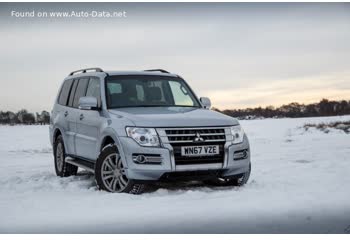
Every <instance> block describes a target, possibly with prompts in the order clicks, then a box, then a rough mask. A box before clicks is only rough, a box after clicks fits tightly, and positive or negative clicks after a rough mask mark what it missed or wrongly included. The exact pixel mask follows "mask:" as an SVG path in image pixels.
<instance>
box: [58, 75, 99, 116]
mask: <svg viewBox="0 0 350 240" xmlns="http://www.w3.org/2000/svg"><path fill="white" fill-rule="evenodd" d="M80 79H88V83H87V85H86V87H85V91H84V96H86V92H87V89H88V86H89V83H90V80H91V79H97V80H100V78H98V77H96V76H83V77H76V78H69V79H66V80H64V82H63V84H62V87H61V89H60V93H59V95H58V98H57V102H56V103H57V104H59V105H60V106H64V107H69V108H74V109H78V108H76V107H73V105H72V106H69V99H70V96H71V94H72V90H73V85H74V82H75V81H78V83H77V86H76V88H75V91H74V93H73V94H74V95H73V103H74V97H75V93H76V91H77V88H78V84H79V80H80ZM69 80H72V84H71V86H70V88H69V93H68V96H67V101H66V104H65V105H62V104H60V103H59V99H60V96H61V94H62V90H63V86H64V84H65V83H66V82H67V81H69ZM100 82H101V81H100ZM100 90H101V89H100ZM100 95H101V92H100ZM73 103H72V104H73ZM100 105H102V98H101V96H100ZM100 107H101V106H100Z"/></svg>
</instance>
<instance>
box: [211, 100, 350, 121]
mask: <svg viewBox="0 0 350 240" xmlns="http://www.w3.org/2000/svg"><path fill="white" fill-rule="evenodd" d="M213 110H216V111H218V112H221V113H224V114H226V115H229V116H232V117H235V118H239V119H256V118H285V117H288V118H298V117H322V116H337V115H347V114H350V101H346V100H341V101H329V100H327V99H322V100H321V101H320V102H318V103H312V104H300V103H297V102H293V103H289V104H286V105H282V106H280V107H277V108H276V107H273V106H268V107H264V108H263V107H256V108H245V109H226V110H223V111H221V110H219V109H217V108H214V109H213Z"/></svg>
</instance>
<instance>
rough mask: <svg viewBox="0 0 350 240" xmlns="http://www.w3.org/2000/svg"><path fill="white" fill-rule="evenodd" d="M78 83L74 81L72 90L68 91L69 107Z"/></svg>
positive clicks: (71, 104) (76, 80)
mask: <svg viewBox="0 0 350 240" xmlns="http://www.w3.org/2000/svg"><path fill="white" fill-rule="evenodd" d="M78 82H79V80H78V79H74V82H73V86H72V90H70V94H69V100H68V106H69V107H73V101H74V94H75V91H76V89H77V85H78Z"/></svg>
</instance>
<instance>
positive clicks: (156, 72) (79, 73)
mask: <svg viewBox="0 0 350 240" xmlns="http://www.w3.org/2000/svg"><path fill="white" fill-rule="evenodd" d="M106 74H107V75H109V76H118V75H151V76H168V77H179V76H178V75H177V74H172V73H169V72H168V71H166V70H163V69H151V70H144V71H104V70H102V69H101V68H85V69H80V70H76V71H73V72H71V73H70V74H69V75H68V76H67V77H66V79H71V78H75V77H84V76H101V75H103V76H105V75H106Z"/></svg>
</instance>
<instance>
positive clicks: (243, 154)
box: [233, 149, 248, 161]
mask: <svg viewBox="0 0 350 240" xmlns="http://www.w3.org/2000/svg"><path fill="white" fill-rule="evenodd" d="M247 157H248V150H247V149H244V150H240V151H236V152H234V154H233V160H235V161H236V160H243V159H246V158H247Z"/></svg>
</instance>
